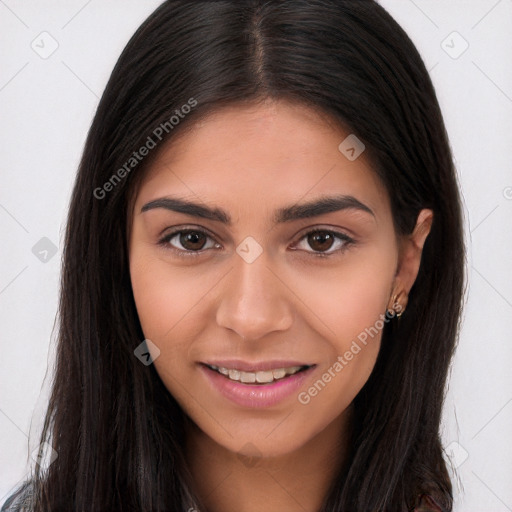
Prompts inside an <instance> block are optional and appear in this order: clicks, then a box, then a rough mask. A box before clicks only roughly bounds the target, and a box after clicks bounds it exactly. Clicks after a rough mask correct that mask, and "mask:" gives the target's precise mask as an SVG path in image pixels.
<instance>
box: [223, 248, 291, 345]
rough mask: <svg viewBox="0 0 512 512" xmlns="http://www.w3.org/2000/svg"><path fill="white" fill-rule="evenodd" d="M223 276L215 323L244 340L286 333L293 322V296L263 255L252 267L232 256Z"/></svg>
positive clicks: (250, 264)
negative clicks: (229, 269) (232, 259)
mask: <svg viewBox="0 0 512 512" xmlns="http://www.w3.org/2000/svg"><path fill="white" fill-rule="evenodd" d="M234 260H235V261H234V268H233V269H232V270H231V272H229V273H228V275H227V276H226V280H225V281H224V286H223V288H222V289H221V294H222V295H221V299H220V301H219V306H218V309H217V314H216V320H217V324H218V325H219V326H220V327H224V328H226V329H230V330H232V331H235V332H236V333H237V334H238V335H239V336H241V337H242V338H244V339H246V340H257V339H260V338H262V337H264V336H265V335H268V334H269V333H271V332H273V331H285V330H287V329H289V328H290V326H291V325H292V322H293V308H292V302H291V300H290V297H291V296H293V293H292V292H291V290H290V289H289V288H288V287H287V285H286V283H285V280H284V279H283V278H282V277H280V276H279V272H278V271H276V270H274V269H273V268H271V267H270V265H269V262H268V259H267V257H266V254H265V251H264V252H263V253H262V254H261V255H260V256H259V257H258V258H257V259H256V260H255V261H253V262H252V263H248V262H246V261H244V260H243V259H242V258H241V257H239V256H238V255H235V256H234Z"/></svg>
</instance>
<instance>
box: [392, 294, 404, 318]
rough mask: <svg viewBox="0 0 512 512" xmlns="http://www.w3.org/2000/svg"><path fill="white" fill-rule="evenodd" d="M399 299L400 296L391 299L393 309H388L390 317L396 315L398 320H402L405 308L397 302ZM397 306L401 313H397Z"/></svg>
mask: <svg viewBox="0 0 512 512" xmlns="http://www.w3.org/2000/svg"><path fill="white" fill-rule="evenodd" d="M397 299H398V296H397V295H396V294H395V295H393V297H392V298H391V303H392V307H391V309H388V311H390V316H391V315H394V316H396V317H397V318H400V317H401V316H402V315H403V314H404V312H405V308H402V306H401V305H400V303H399V302H397ZM397 306H399V308H400V311H397Z"/></svg>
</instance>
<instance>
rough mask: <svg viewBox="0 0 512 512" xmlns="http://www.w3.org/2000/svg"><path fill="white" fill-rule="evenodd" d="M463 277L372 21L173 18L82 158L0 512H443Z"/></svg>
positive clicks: (456, 225)
mask: <svg viewBox="0 0 512 512" xmlns="http://www.w3.org/2000/svg"><path fill="white" fill-rule="evenodd" d="M463 267H464V247H463V240H462V229H461V213H460V203H459V193H458V187H457V182H456V178H455V172H454V167H453V163H452V156H451V152H450V147H449V143H448V138H447V135H446V131H445V127H444V124H443V120H442V116H441V112H440V109H439V105H438V102H437V99H436V95H435V92H434V89H433V86H432V83H431V81H430V78H429V75H428V73H427V71H426V69H425V66H424V64H423V62H422V60H421V58H420V56H419V54H418V52H417V50H416V49H415V47H414V45H413V44H412V42H411V41H410V39H409V38H408V36H407V35H406V34H405V33H404V31H403V30H402V29H401V28H400V27H399V26H398V25H397V23H396V22H395V21H394V20H393V19H392V18H391V17H390V15H389V14H388V13H387V12H386V11H385V10H384V9H383V8H382V7H380V6H379V5H378V4H377V3H376V2H374V1H373V0H357V1H355V0H309V1H304V0H287V1H275V2H269V1H267V0H265V1H263V0H252V1H244V2H240V1H235V0H222V1H213V2H197V1H187V0H172V1H167V2H164V3H163V4H162V5H161V6H160V7H159V8H158V9H157V10H156V11H155V12H154V13H153V14H152V15H151V16H150V17H149V18H148V19H147V20H146V21H145V22H144V23H143V25H142V26H141V27H140V28H139V29H138V31H137V32H136V34H135V35H134V36H133V38H132V39H131V41H130V42H129V43H128V45H127V47H126V49H125V50H124V52H123V54H122V55H121V57H120V59H119V61H118V63H117V65H116V67H115V69H114V71H113V73H112V76H111V78H110V80H109V83H108V85H107V88H106V90H105V92H104V94H103V97H102V99H101V101H100V104H99V107H98V111H97V113H96V116H95V119H94V121H93V124H92V127H91V130H90V133H89V136H88V139H87V143H86V147H85V150H84V154H83V158H82V162H81V165H80V169H79V172H78V176H77V179H76V185H75V188H74V191H73V195H72V199H71V205H70V212H69V219H68V225H67V232H66V240H65V248H64V263H63V281H62V291H61V301H60V308H59V319H60V330H59V346H58V358H57V366H56V375H55V382H54V385H53V390H52V396H51V400H50V404H49V408H48V412H47V416H46V421H45V428H44V431H43V434H42V439H41V446H42V448H41V455H42V458H43V460H44V458H45V456H46V464H44V463H42V464H41V465H37V466H36V467H35V468H34V469H35V471H34V474H33V475H32V478H31V479H30V481H27V482H26V483H25V485H24V486H23V487H21V488H20V489H19V492H18V493H17V494H15V495H13V496H12V497H11V498H10V499H9V500H8V502H7V503H6V504H5V505H4V508H3V509H2V510H22V509H23V508H22V507H23V506H25V507H26V508H27V509H28V510H34V511H43V510H45V511H49V510H52V511H53V510H55V511H57V510H76V511H79V510H80V511H82V510H94V511H103V510H104V511H114V510H138V511H140V510H144V511H149V510H155V511H164V510H165V511H173V512H178V511H189V512H193V511H198V512H199V511H208V512H231V511H235V510H238V511H240V510H242V511H244V512H257V511H263V510H279V511H281V512H287V511H298V510H303V511H307V512H336V511H338V512H340V511H345V512H346V511H366V510H372V511H411V510H415V511H423V510H431V511H432V510H442V511H449V510H451V509H452V487H451V483H450V480H449V477H448V474H447V470H446V466H445V462H444V460H443V455H442V446H441V442H440V438H439V425H440V418H441V411H442V404H443V394H444V388H445V383H446V377H447V371H448V367H449V364H450V360H451V357H452V355H453V351H454V346H455V343H456V337H457V332H458V323H459V316H460V308H461V296H462V288H463ZM50 448H51V450H50ZM52 450H54V452H53V451H52ZM23 503H25V505H23Z"/></svg>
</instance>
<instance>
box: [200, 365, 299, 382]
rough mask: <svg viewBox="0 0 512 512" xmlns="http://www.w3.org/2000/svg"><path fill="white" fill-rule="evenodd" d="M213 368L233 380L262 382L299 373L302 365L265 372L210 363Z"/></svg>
mask: <svg viewBox="0 0 512 512" xmlns="http://www.w3.org/2000/svg"><path fill="white" fill-rule="evenodd" d="M209 366H210V368H212V369H213V370H217V371H218V372H219V373H222V375H225V376H226V377H228V378H229V379H231V380H236V381H238V382H243V383H251V382H260V383H267V382H272V381H273V380H278V379H282V378H283V377H285V376H286V375H293V374H294V373H297V372H298V371H299V370H300V369H301V368H303V367H302V366H292V367H290V368H278V369H276V370H267V371H263V372H243V371H241V370H233V369H229V368H223V367H221V366H214V365H209Z"/></svg>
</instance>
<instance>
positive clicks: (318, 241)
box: [309, 231, 333, 251]
mask: <svg viewBox="0 0 512 512" xmlns="http://www.w3.org/2000/svg"><path fill="white" fill-rule="evenodd" d="M326 241H327V245H326V244H325V242H326ZM309 242H310V243H309V245H310V246H311V248H312V249H314V250H315V251H321V250H327V249H330V248H331V246H332V243H333V236H332V235H331V234H330V233H328V232H326V231H318V232H317V233H315V234H313V235H310V240H309Z"/></svg>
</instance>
